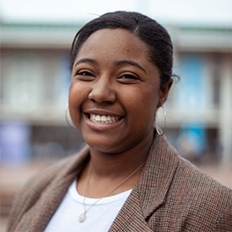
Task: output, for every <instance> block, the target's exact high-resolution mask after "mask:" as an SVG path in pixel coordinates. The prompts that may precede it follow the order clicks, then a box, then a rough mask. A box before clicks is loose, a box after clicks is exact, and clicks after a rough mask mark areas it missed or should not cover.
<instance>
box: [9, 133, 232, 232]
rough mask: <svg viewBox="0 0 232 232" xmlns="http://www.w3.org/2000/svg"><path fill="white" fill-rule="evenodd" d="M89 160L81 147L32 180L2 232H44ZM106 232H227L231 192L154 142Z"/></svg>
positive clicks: (162, 143) (230, 225)
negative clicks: (131, 188)
mask: <svg viewBox="0 0 232 232" xmlns="http://www.w3.org/2000/svg"><path fill="white" fill-rule="evenodd" d="M88 159H89V148H88V147H87V146H86V147H84V148H83V149H82V150H81V151H80V152H79V154H77V155H74V156H72V157H69V158H66V159H65V160H63V161H60V162H58V163H56V164H54V165H53V166H51V167H49V168H47V169H46V170H44V171H42V172H41V173H39V174H38V175H36V176H35V177H34V178H32V179H31V180H30V181H29V182H28V183H27V184H26V185H25V186H24V187H23V189H22V190H21V191H20V193H19V194H18V196H17V197H16V199H15V201H14V204H13V208H12V213H11V216H10V220H9V227H8V230H7V231H8V232H42V231H44V229H45V228H46V226H47V224H48V223H49V220H50V219H51V218H52V216H53V214H54V213H55V211H56V209H57V207H58V206H59V204H60V202H61V200H62V199H63V197H64V195H65V194H66V192H67V190H68V188H69V186H70V184H71V183H72V182H73V180H74V179H75V178H76V177H77V176H78V174H79V173H80V172H81V169H82V167H83V164H84V163H85V162H86V161H87V160H88ZM73 213H75V212H73ZM96 226H97V225H96ZM67 231H68V228H67ZM109 231H110V232H116V231H118V232H119V231H128V232H129V231H130V232H136V231H138V232H143V231H144V232H151V231H156V232H161V231H162V232H165V231H167V232H183V231H187V232H191V231H192V232H200V231H201V232H216V231H217V232H219V231H220V232H223V231H224V232H225V231H227V232H229V231H232V191H231V190H230V189H228V188H226V187H224V186H222V185H221V184H219V183H217V182H216V181H215V180H213V179H212V178H210V177H208V176H207V175H205V174H204V173H202V172H201V171H200V170H198V169H197V168H196V167H194V166H193V165H192V164H190V163H189V162H188V161H186V160H184V159H182V158H180V157H179V156H178V154H177V153H176V151H175V150H174V148H172V147H171V146H170V145H169V144H168V142H167V141H166V139H165V138H164V137H160V136H156V138H155V139H154V142H153V146H152V148H151V150H150V153H149V155H148V158H147V161H146V164H145V166H144V168H143V171H142V173H141V177H140V179H139V181H138V183H137V184H136V186H135V187H134V189H133V190H132V192H131V194H130V196H129V197H128V199H127V200H126V202H125V204H124V205H123V207H122V208H121V210H120V212H119V213H118V215H117V217H116V219H115V220H114V222H113V224H112V226H111V228H110V230H109ZM77 232H78V231H77Z"/></svg>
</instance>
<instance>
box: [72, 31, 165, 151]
mask: <svg viewBox="0 0 232 232" xmlns="http://www.w3.org/2000/svg"><path fill="white" fill-rule="evenodd" d="M159 86H160V80H159V71H158V69H157V67H156V66H155V65H153V64H152V63H151V62H150V61H149V58H148V48H147V46H146V44H145V43H143V42H142V41H141V40H140V39H139V38H138V37H136V36H135V35H133V34H132V33H130V32H129V31H127V30H124V29H102V30H99V31H97V32H95V33H93V34H92V35H91V36H90V37H89V38H88V39H87V41H86V42H85V43H84V44H83V45H82V47H81V49H80V51H79V53H78V54H77V57H76V59H75V62H74V65H73V70H72V79H71V86H70V93H69V110H70V114H71V118H72V120H73V123H74V125H75V126H76V128H77V129H78V130H79V132H80V133H81V134H82V136H83V138H84V140H85V141H86V142H87V143H88V144H89V145H90V147H92V148H93V149H96V150H98V151H101V152H106V153H120V152H123V151H126V150H128V149H130V148H132V147H133V146H135V145H136V144H138V143H140V142H142V141H143V140H144V139H151V136H153V122H154V119H155V114H156V109H157V106H158V104H159V98H160V97H161V92H160V90H159Z"/></svg>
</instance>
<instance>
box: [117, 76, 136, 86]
mask: <svg viewBox="0 0 232 232" xmlns="http://www.w3.org/2000/svg"><path fill="white" fill-rule="evenodd" d="M137 80H139V78H138V77H137V76H135V75H132V74H124V75H122V76H120V77H118V81H119V82H122V83H128V84H129V83H134V82H136V81H137Z"/></svg>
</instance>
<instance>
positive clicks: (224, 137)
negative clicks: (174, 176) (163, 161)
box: [0, 0, 232, 232]
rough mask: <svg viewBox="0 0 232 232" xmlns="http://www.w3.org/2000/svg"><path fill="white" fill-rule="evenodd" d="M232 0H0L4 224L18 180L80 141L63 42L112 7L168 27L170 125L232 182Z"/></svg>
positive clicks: (207, 167) (177, 140)
mask: <svg viewBox="0 0 232 232" xmlns="http://www.w3.org/2000/svg"><path fill="white" fill-rule="evenodd" d="M231 9H232V1H231V0H203V1H202V0H172V1H168V0H162V1H157V0H127V1H125V0H117V1H114V2H110V1H105V0H99V1H94V0H85V1H79V0H59V1H55V0H47V1H45V0H0V33H1V34H0V55H1V57H0V58H1V60H0V118H1V121H0V168H1V170H0V220H1V221H0V223H1V226H0V231H2V232H4V231H5V225H6V222H7V217H8V214H9V210H10V206H11V203H12V199H13V197H14V195H15V193H16V192H17V190H18V189H19V188H20V186H21V185H22V184H23V183H24V182H25V181H26V180H27V179H28V178H30V176H31V175H34V174H35V173H36V172H38V171H39V170H41V169H42V168H44V167H46V166H47V165H49V164H51V163H54V162H57V161H58V160H59V159H61V158H63V157H65V156H68V155H71V154H74V153H76V152H77V151H78V150H79V149H80V148H81V147H82V146H83V140H82V138H81V136H80V135H79V134H78V132H77V131H75V130H74V129H71V128H69V127H68V126H67V125H66V122H65V108H66V105H67V100H68V91H69V84H70V70H69V50H70V47H71V43H72V39H73V38H74V36H75V34H76V32H77V31H78V30H79V29H80V28H81V27H82V26H83V24H85V23H86V22H88V21H89V20H91V19H93V18H95V17H97V16H98V15H101V14H103V13H105V12H108V11H115V10H129V11H138V12H141V13H144V14H147V15H148V16H150V17H152V18H154V19H156V20H157V21H158V22H159V23H161V24H162V25H163V26H165V27H166V28H167V29H168V31H169V32H170V34H171V37H172V40H173V43H174V50H175V63H174V73H175V74H178V75H179V76H180V80H179V81H178V82H176V83H175V84H174V86H173V89H172V91H171V93H170V96H169V100H168V102H167V103H166V109H167V117H168V124H167V131H166V135H167V137H168V139H169V141H170V142H171V143H172V144H173V146H174V147H175V148H176V149H177V150H178V151H179V152H180V154H181V155H182V156H184V157H185V158H187V159H189V160H191V161H192V162H194V163H195V164H196V165H197V166H198V167H199V168H201V169H203V170H204V171H205V172H207V173H208V174H209V175H211V176H212V177H213V178H215V179H217V180H218V181H219V182H221V183H223V184H224V185H226V186H228V187H230V188H232V14H231ZM158 124H159V125H160V127H162V126H163V125H162V114H161V112H159V115H158Z"/></svg>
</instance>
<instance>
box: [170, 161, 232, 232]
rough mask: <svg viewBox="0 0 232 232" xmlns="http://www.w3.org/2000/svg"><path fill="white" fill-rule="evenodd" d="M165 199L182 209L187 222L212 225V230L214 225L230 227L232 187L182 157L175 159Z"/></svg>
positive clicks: (231, 222)
mask: <svg viewBox="0 0 232 232" xmlns="http://www.w3.org/2000/svg"><path fill="white" fill-rule="evenodd" d="M169 200H170V201H171V202H172V204H174V205H178V209H181V208H182V209H183V210H182V212H181V213H182V216H183V217H186V218H188V219H189V222H190V221H194V220H198V221H199V222H201V223H199V226H202V228H204V226H205V227H207V226H209V227H210V226H214V227H215V228H213V227H212V231H214V229H215V231H218V230H216V228H217V229H219V228H220V225H221V226H223V228H225V227H228V228H230V227H231V228H232V190H231V189H229V188H227V187H226V186H223V185H222V184H220V183H219V182H217V181H216V180H214V179H213V178H212V177H210V176H208V175H207V174H205V173H204V172H202V171H201V170H200V169H198V168H197V167H195V166H194V165H192V164H191V163H190V162H188V161H186V160H185V159H183V158H180V159H179V165H178V168H177V170H176V173H175V176H174V178H173V182H172V185H171V187H170V191H169ZM189 215H191V218H189ZM229 221H230V222H229ZM212 222H214V223H212ZM200 224H201V225H200ZM231 228H230V229H231ZM203 231H204V229H203ZM223 231H224V230H223ZM225 231H227V230H225ZM228 231H231V230H228Z"/></svg>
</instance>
